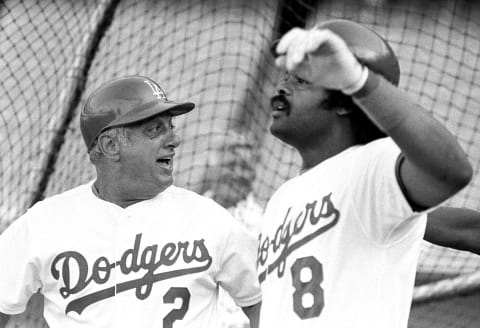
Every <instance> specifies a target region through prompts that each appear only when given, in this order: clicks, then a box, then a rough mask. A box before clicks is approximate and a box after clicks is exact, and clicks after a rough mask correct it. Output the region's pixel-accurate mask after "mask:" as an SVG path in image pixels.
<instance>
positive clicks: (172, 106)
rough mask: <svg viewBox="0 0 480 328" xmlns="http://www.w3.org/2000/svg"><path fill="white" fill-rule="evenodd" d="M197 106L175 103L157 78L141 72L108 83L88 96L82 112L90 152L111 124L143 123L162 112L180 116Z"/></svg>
mask: <svg viewBox="0 0 480 328" xmlns="http://www.w3.org/2000/svg"><path fill="white" fill-rule="evenodd" d="M194 107H195V104H194V103H191V102H183V103H182V102H175V101H171V100H169V99H168V98H167V95H166V93H165V91H164V90H163V89H162V88H161V87H160V85H159V84H158V83H157V82H155V81H154V80H152V79H150V78H148V77H145V76H140V75H132V76H125V77H121V78H117V79H114V80H111V81H108V82H106V83H105V84H103V85H101V86H100V87H99V88H98V89H96V90H95V91H94V92H93V93H92V94H91V95H90V96H89V97H88V99H87V101H86V102H85V105H84V107H83V109H82V111H81V113H80V130H81V132H82V136H83V140H84V141H85V144H86V146H87V151H88V152H90V150H91V149H92V148H93V145H94V141H95V140H96V138H97V137H98V135H99V134H100V133H101V132H103V131H105V130H107V129H108V128H111V127H117V126H123V125H128V124H131V123H135V122H139V121H142V120H145V119H147V118H150V117H153V116H156V115H158V114H160V113H165V112H168V113H169V114H170V115H173V116H177V115H182V114H185V113H188V112H189V111H191V110H192V109H193V108H194Z"/></svg>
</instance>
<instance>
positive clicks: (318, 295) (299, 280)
mask: <svg viewBox="0 0 480 328" xmlns="http://www.w3.org/2000/svg"><path fill="white" fill-rule="evenodd" d="M290 270H291V272H292V285H293V287H294V288H295V292H294V293H293V311H295V313H296V314H297V315H298V316H299V317H300V318H301V319H308V318H313V317H318V316H319V315H320V313H321V312H322V309H323V306H324V304H325V300H324V298H323V289H322V287H321V286H320V284H321V283H322V281H323V267H322V263H320V262H319V261H318V260H317V259H316V258H314V257H313V256H307V257H302V258H298V259H297V260H296V261H295V262H294V263H293V265H292V267H291V268H290ZM302 272H304V273H302ZM308 272H309V273H310V275H309V277H307V278H305V277H302V275H307V273H308ZM309 296H310V297H309ZM307 301H309V304H308V305H305V303H307Z"/></svg>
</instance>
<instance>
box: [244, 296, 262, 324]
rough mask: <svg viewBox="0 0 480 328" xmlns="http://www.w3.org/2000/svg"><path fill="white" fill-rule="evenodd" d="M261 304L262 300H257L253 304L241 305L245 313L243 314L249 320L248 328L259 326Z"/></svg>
mask: <svg viewBox="0 0 480 328" xmlns="http://www.w3.org/2000/svg"><path fill="white" fill-rule="evenodd" d="M261 306H262V302H259V303H257V304H255V305H251V306H244V307H242V311H243V313H245V315H246V316H247V317H248V320H249V321H250V328H258V327H259V321H260V308H261Z"/></svg>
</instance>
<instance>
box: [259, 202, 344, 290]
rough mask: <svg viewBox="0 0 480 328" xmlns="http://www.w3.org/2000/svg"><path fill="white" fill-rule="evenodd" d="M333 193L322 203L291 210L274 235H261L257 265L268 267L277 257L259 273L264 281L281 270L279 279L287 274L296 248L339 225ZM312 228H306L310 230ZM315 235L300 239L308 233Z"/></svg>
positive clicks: (310, 203)
mask: <svg viewBox="0 0 480 328" xmlns="http://www.w3.org/2000/svg"><path fill="white" fill-rule="evenodd" d="M331 196H332V194H331V193H330V194H328V195H326V196H323V197H322V199H321V201H320V202H319V201H317V200H314V201H312V202H309V203H306V204H305V205H304V207H303V208H302V209H300V210H299V211H297V212H292V207H289V208H288V209H287V211H286V213H285V216H284V219H283V222H282V224H280V225H279V226H278V228H277V230H276V232H275V234H274V235H273V236H264V235H262V234H260V236H259V239H258V255H257V265H258V266H259V267H260V266H264V265H265V264H266V263H267V260H268V258H269V256H276V258H275V259H274V260H273V261H270V264H269V265H268V266H267V268H265V270H263V271H261V272H260V273H259V279H260V281H264V280H265V278H266V277H267V275H268V274H270V273H272V272H273V271H274V270H275V269H276V270H277V275H278V277H282V276H283V274H284V273H285V263H286V260H287V257H288V256H289V255H290V254H291V253H292V252H293V251H294V250H296V249H298V248H300V247H301V246H303V245H305V244H306V243H308V242H309V241H311V240H313V239H314V238H316V237H318V236H320V235H321V234H322V233H324V232H326V231H328V230H329V229H331V228H332V227H333V226H335V225H336V224H337V222H338V220H339V218H340V212H339V211H338V209H336V208H335V205H334V204H333V202H332V200H331ZM307 226H308V227H310V229H305V228H306V227H307ZM312 227H313V232H312V233H310V234H307V235H304V236H302V237H301V238H299V237H297V240H295V237H296V236H300V235H301V234H302V232H303V231H304V229H305V230H312Z"/></svg>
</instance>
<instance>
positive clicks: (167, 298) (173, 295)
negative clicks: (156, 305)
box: [163, 287, 190, 328]
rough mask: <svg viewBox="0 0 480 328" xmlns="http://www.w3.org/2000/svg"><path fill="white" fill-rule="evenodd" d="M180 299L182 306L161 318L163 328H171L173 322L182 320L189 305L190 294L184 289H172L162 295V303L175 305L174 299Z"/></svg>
mask: <svg viewBox="0 0 480 328" xmlns="http://www.w3.org/2000/svg"><path fill="white" fill-rule="evenodd" d="M177 298H181V299H182V305H181V307H180V308H179V309H173V310H172V311H170V312H169V313H168V314H167V315H166V316H165V318H163V328H172V327H173V322H174V321H176V320H182V319H183V317H185V314H186V313H187V310H188V306H189V304H190V292H189V291H188V289H187V288H185V287H172V288H170V289H169V290H168V292H167V293H166V294H165V295H163V302H164V303H171V304H173V303H175V299H177Z"/></svg>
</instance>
